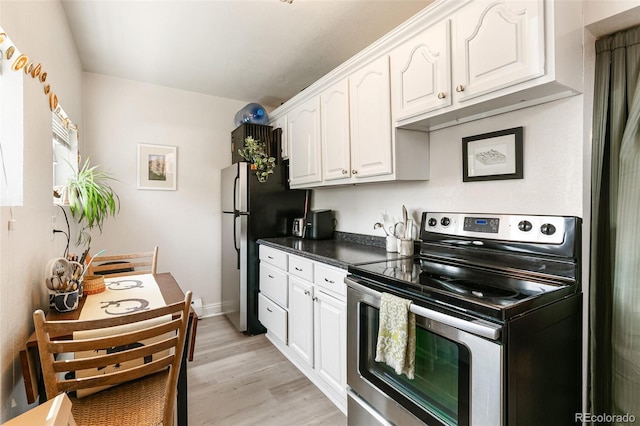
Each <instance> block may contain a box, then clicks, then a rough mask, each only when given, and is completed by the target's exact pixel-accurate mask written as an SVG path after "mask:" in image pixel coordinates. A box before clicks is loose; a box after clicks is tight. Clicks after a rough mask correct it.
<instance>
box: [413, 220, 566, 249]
mask: <svg viewBox="0 0 640 426" xmlns="http://www.w3.org/2000/svg"><path fill="white" fill-rule="evenodd" d="M423 227H424V230H425V231H427V232H435V233H438V234H445V235H452V236H462V237H472V238H473V237H477V238H487V239H494V240H504V241H522V242H529V243H545V244H562V242H563V241H564V234H565V229H564V218H563V217H562V216H534V215H505V214H473V213H427V216H426V220H425V221H424V223H423Z"/></svg>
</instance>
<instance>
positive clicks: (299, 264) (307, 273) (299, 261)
mask: <svg viewBox="0 0 640 426" xmlns="http://www.w3.org/2000/svg"><path fill="white" fill-rule="evenodd" d="M289 273H290V274H291V275H295V276H297V277H300V278H302V279H303V280H307V281H309V282H313V261H312V260H309V259H304V258H302V257H297V256H289Z"/></svg>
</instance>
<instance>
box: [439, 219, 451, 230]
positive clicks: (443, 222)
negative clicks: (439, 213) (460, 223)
mask: <svg viewBox="0 0 640 426" xmlns="http://www.w3.org/2000/svg"><path fill="white" fill-rule="evenodd" d="M450 224H451V219H449V218H448V217H443V218H442V219H440V225H442V226H444V227H445V228H446V227H447V226H449V225H450Z"/></svg>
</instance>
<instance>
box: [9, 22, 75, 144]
mask: <svg viewBox="0 0 640 426" xmlns="http://www.w3.org/2000/svg"><path fill="white" fill-rule="evenodd" d="M8 40H9V38H8V37H7V34H6V33H4V32H0V47H1V46H2V44H3V43H4V42H5V41H8ZM15 53H18V52H17V51H16V48H15V46H13V45H11V46H9V47H7V49H6V50H5V51H4V57H5V58H6V59H7V60H10V59H11V58H12V57H13V55H14V54H15ZM2 56H3V52H2V50H0V59H2ZM11 69H12V70H13V71H20V70H24V73H25V74H26V75H30V76H31V78H33V79H38V80H40V83H42V84H43V91H44V94H45V95H46V96H48V98H49V108H50V109H51V111H52V112H54V113H56V114H58V115H60V107H59V103H58V96H57V95H56V94H55V92H53V91H52V90H51V85H50V84H49V83H47V73H46V72H45V71H44V70H43V67H42V64H41V63H38V64H35V65H34V62H33V61H30V60H29V57H28V56H27V55H25V54H23V53H21V54H19V55H18V56H17V57H16V58H15V59H14V61H13V63H12V65H11ZM60 117H61V119H62V125H63V126H64V127H65V128H67V129H70V130H74V131H76V132H77V131H78V126H77V125H76V124H74V123H72V122H71V120H69V118H68V117H64V116H60Z"/></svg>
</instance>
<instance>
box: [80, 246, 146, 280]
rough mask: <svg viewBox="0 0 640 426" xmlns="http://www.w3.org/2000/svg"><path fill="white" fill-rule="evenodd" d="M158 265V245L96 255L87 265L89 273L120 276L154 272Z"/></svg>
mask: <svg viewBox="0 0 640 426" xmlns="http://www.w3.org/2000/svg"><path fill="white" fill-rule="evenodd" d="M157 266H158V247H157V246H156V247H154V249H153V250H152V251H147V252H140V253H129V254H117V255H111V256H97V257H94V258H93V261H92V262H91V265H90V266H89V271H87V273H88V274H89V275H109V276H110V277H122V276H127V275H136V274H155V273H156V268H157Z"/></svg>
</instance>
